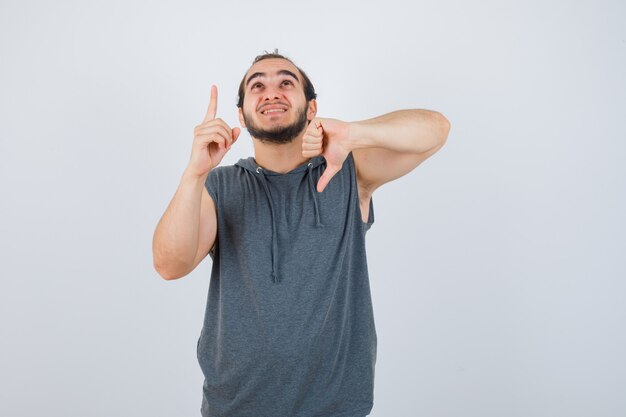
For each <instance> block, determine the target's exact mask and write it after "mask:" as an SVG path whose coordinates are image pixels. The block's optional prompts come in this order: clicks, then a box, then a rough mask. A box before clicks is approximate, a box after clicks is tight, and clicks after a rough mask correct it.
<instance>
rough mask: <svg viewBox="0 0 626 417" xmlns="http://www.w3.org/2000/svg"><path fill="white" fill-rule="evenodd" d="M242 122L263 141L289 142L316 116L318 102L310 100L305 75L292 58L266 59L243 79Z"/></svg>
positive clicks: (255, 65) (253, 135) (240, 117)
mask: <svg viewBox="0 0 626 417" xmlns="http://www.w3.org/2000/svg"><path fill="white" fill-rule="evenodd" d="M244 91H245V96H244V101H243V111H242V110H241V109H240V110H239V120H240V122H241V125H242V126H244V127H246V128H247V129H248V132H249V133H250V136H252V137H253V138H255V139H258V140H260V141H262V142H270V143H275V144H283V143H289V142H291V141H293V140H294V139H295V138H296V137H298V135H299V134H301V133H302V132H303V131H304V130H305V129H306V127H307V125H308V122H309V120H311V119H312V118H313V117H315V113H316V109H317V108H316V103H315V100H311V102H310V103H308V104H307V102H306V98H305V96H304V88H303V84H302V75H301V74H300V72H299V71H298V69H297V68H296V67H295V66H294V65H293V64H292V63H291V62H289V61H286V60H284V59H275V58H270V59H264V60H262V61H259V62H257V63H256V64H254V65H253V66H252V67H251V68H250V69H249V70H248V73H247V74H246V78H245V81H244Z"/></svg>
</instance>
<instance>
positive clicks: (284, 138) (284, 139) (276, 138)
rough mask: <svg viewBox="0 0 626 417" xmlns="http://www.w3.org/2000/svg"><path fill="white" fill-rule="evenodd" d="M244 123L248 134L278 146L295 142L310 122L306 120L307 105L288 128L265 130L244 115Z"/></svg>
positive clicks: (300, 110) (299, 111) (280, 127)
mask: <svg viewBox="0 0 626 417" xmlns="http://www.w3.org/2000/svg"><path fill="white" fill-rule="evenodd" d="M243 121H244V123H245V124H246V128H247V129H248V133H250V136H252V137H253V138H255V139H258V140H260V141H261V142H266V143H274V144H277V145H280V144H284V143H289V142H291V141H293V140H294V139H295V138H296V137H298V135H299V134H300V133H302V131H303V130H304V129H305V128H306V127H307V125H308V120H307V118H306V105H305V106H303V107H302V108H301V109H299V110H298V113H297V114H296V120H295V121H294V122H293V123H291V124H288V125H286V126H277V127H274V128H272V129H263V128H262V127H259V126H258V125H256V124H255V123H254V122H253V121H252V118H251V117H246V113H245V112H244V113H243Z"/></svg>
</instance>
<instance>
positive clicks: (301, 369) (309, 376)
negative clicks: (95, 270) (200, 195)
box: [197, 153, 377, 417]
mask: <svg viewBox="0 0 626 417" xmlns="http://www.w3.org/2000/svg"><path fill="white" fill-rule="evenodd" d="M325 168H326V161H325V159H324V157H323V156H321V155H320V156H317V157H314V158H311V159H310V160H309V161H308V162H307V163H305V164H303V165H301V166H299V167H297V168H295V169H293V170H292V171H290V172H288V173H284V174H281V173H277V172H274V171H271V170H268V169H265V168H263V167H260V166H259V165H257V163H256V161H255V159H254V158H253V157H249V158H246V159H240V160H239V161H238V162H237V163H236V164H235V165H229V166H220V167H216V168H214V169H213V170H212V171H211V172H209V174H208V176H207V179H206V188H207V191H208V192H209V194H210V195H211V197H212V198H213V200H214V201H215V204H216V207H217V237H216V245H215V247H214V249H213V250H212V251H211V252H210V256H211V259H212V260H213V265H212V270H211V280H210V284H209V292H208V297H207V305H206V312H205V317H204V323H203V327H202V331H201V332H200V337H199V339H198V349H197V351H198V361H199V364H200V367H201V369H202V372H203V374H204V384H203V390H202V391H203V399H202V406H201V414H202V416H204V417H363V416H364V415H366V414H368V413H369V412H370V411H371V409H372V406H373V391H374V367H375V362H376V344H377V338H376V329H375V324H374V314H373V308H372V301H371V294H370V287H369V278H368V271H367V260H366V254H365V234H366V232H367V230H369V228H370V226H371V225H372V224H373V222H374V206H373V200H370V206H369V218H368V221H367V222H363V220H362V218H361V210H360V206H359V198H358V189H357V183H356V171H355V167H354V159H353V156H352V153H350V154H349V155H348V157H347V159H346V160H345V161H344V164H343V166H342V169H341V170H340V171H339V172H338V173H337V174H335V176H334V177H333V178H332V179H331V181H330V182H329V183H328V185H327V186H326V188H325V189H324V191H323V192H322V193H318V192H317V190H316V185H317V181H318V180H319V178H320V177H321V175H322V173H323V172H324V170H325Z"/></svg>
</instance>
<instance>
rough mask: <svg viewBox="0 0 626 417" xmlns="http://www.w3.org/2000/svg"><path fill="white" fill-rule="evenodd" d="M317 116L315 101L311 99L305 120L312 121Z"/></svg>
mask: <svg viewBox="0 0 626 417" xmlns="http://www.w3.org/2000/svg"><path fill="white" fill-rule="evenodd" d="M316 115H317V101H315V99H311V101H309V108H308V110H307V112H306V118H307V119H308V120H313V118H314V117H315V116H316Z"/></svg>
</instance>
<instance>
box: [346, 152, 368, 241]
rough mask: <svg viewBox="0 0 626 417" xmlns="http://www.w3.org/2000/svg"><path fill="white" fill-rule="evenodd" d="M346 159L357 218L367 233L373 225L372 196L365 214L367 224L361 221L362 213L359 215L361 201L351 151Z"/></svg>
mask: <svg viewBox="0 0 626 417" xmlns="http://www.w3.org/2000/svg"><path fill="white" fill-rule="evenodd" d="M348 159H349V161H350V165H351V168H350V169H351V170H352V178H354V186H355V188H356V196H357V198H356V208H357V214H358V217H359V224H360V225H361V227H363V228H364V229H365V231H366V232H367V231H368V230H369V229H370V227H372V224H374V196H373V195H372V196H371V197H370V204H369V209H368V211H367V212H368V213H367V222H364V221H363V213H361V200H360V197H359V183H358V181H357V175H356V163H355V161H354V155H353V154H352V151H350V153H349V154H348Z"/></svg>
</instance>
